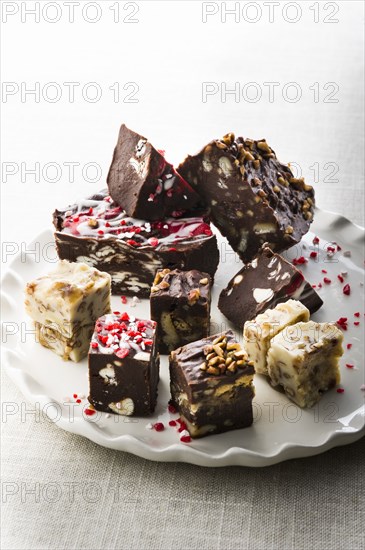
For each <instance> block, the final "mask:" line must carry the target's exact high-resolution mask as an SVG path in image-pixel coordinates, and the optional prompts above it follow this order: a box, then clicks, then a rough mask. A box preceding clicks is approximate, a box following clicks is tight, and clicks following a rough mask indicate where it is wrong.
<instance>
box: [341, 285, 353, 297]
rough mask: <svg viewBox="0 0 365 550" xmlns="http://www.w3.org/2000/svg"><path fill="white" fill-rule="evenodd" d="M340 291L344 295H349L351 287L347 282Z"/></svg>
mask: <svg viewBox="0 0 365 550" xmlns="http://www.w3.org/2000/svg"><path fill="white" fill-rule="evenodd" d="M342 292H343V293H344V294H345V296H349V295H350V292H351V287H350V285H349V284H346V285H345V286H344V287H343V289H342Z"/></svg>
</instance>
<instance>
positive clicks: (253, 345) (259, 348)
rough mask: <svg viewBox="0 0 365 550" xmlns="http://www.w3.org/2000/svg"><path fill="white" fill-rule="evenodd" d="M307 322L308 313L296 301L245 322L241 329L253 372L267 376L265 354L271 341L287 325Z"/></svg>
mask: <svg viewBox="0 0 365 550" xmlns="http://www.w3.org/2000/svg"><path fill="white" fill-rule="evenodd" d="M299 321H309V311H308V309H307V308H306V307H305V306H304V305H303V304H302V303H301V302H298V301H296V300H288V301H287V302H284V303H282V304H278V305H277V306H276V307H275V308H274V309H267V310H266V311H265V313H261V314H260V315H257V317H256V319H254V320H253V321H246V323H245V326H244V329H243V341H244V347H245V350H246V351H247V354H248V357H249V359H250V360H251V361H253V364H254V367H255V372H257V373H258V374H267V352H268V350H269V347H270V341H271V339H272V338H273V337H274V336H275V335H276V334H278V333H279V332H281V331H282V330H283V329H284V328H286V327H287V326H289V325H294V324H295V323H298V322H299Z"/></svg>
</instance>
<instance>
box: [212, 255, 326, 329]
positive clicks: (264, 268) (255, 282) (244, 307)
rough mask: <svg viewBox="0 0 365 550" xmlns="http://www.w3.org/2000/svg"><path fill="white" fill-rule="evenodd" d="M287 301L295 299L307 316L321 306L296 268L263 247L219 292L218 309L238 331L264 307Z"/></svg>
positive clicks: (264, 308)
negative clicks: (301, 305) (305, 308)
mask: <svg viewBox="0 0 365 550" xmlns="http://www.w3.org/2000/svg"><path fill="white" fill-rule="evenodd" d="M289 299H293V300H299V301H300V302H302V304H304V305H305V306H306V307H307V308H308V309H309V311H310V312H311V313H314V312H315V311H317V310H318V309H319V308H320V307H321V306H322V305H323V301H322V299H321V298H320V297H319V296H318V294H317V293H316V291H315V290H314V289H313V288H312V286H311V285H310V284H309V283H308V282H307V281H306V280H305V278H304V275H303V273H301V271H299V269H297V268H296V267H294V266H293V265H292V264H291V263H290V262H288V261H287V260H285V259H284V258H283V257H282V256H280V255H279V254H275V253H274V252H273V251H272V250H271V249H270V248H268V247H264V248H263V249H261V250H260V251H259V253H258V254H257V256H256V257H255V258H254V259H253V260H252V261H251V262H250V263H248V264H246V265H245V266H244V267H243V268H242V269H241V270H240V271H239V272H238V273H236V275H235V276H234V277H233V278H232V279H231V281H230V282H229V283H228V285H227V287H226V288H225V289H224V290H222V292H221V294H220V296H219V301H218V307H219V309H220V310H221V312H222V313H223V314H224V315H225V316H226V317H227V319H229V320H230V321H231V322H232V323H233V324H234V325H237V326H238V327H240V328H242V327H243V325H244V324H245V322H246V321H249V320H250V319H254V318H255V317H256V316H257V315H259V314H260V313H262V312H263V311H265V310H266V309H267V308H274V307H275V306H276V305H277V304H279V303H281V302H285V301H286V300H289Z"/></svg>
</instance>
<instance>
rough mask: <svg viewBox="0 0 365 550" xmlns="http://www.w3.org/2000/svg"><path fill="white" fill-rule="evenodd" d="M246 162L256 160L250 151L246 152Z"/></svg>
mask: <svg viewBox="0 0 365 550" xmlns="http://www.w3.org/2000/svg"><path fill="white" fill-rule="evenodd" d="M245 160H255V157H254V156H253V155H252V154H251V153H250V151H246V152H245Z"/></svg>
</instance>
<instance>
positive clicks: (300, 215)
mask: <svg viewBox="0 0 365 550" xmlns="http://www.w3.org/2000/svg"><path fill="white" fill-rule="evenodd" d="M178 172H179V173H180V174H181V175H182V176H183V178H185V179H186V180H187V181H188V182H189V183H190V184H191V186H192V187H193V188H194V189H195V190H196V191H197V192H198V193H199V194H200V196H201V197H202V200H203V201H204V202H205V204H206V205H207V206H209V208H210V209H211V216H212V220H213V222H214V224H215V225H216V226H217V227H218V229H219V230H220V232H221V233H222V235H224V236H225V237H227V239H228V241H229V243H230V245H231V246H232V248H233V250H235V251H236V252H237V254H239V256H240V258H241V259H242V260H243V261H244V262H248V261H250V260H252V258H253V257H254V256H255V254H256V253H257V252H258V250H259V249H260V247H261V246H262V245H263V243H265V242H266V243H269V246H270V247H271V248H272V249H273V250H275V251H277V252H280V251H282V250H286V249H287V248H289V247H290V246H292V245H294V244H296V243H298V242H299V241H300V239H301V238H302V236H303V235H304V234H305V233H307V231H308V229H309V226H310V223H311V222H312V219H313V207H314V191H313V188H312V187H311V186H310V185H306V184H305V182H304V180H303V179H297V178H295V177H294V175H293V173H292V171H291V169H290V167H289V166H287V165H284V164H282V163H281V162H279V160H278V159H277V157H276V154H275V152H274V151H273V150H272V149H271V147H270V146H269V145H268V144H267V142H266V141H265V140H264V139H262V140H259V141H255V140H252V139H244V138H242V137H238V138H237V139H235V137H234V134H227V135H226V136H224V138H223V139H222V140H213V141H212V142H210V143H209V144H208V145H206V146H205V147H204V148H203V149H202V150H201V151H200V152H199V153H198V154H197V155H194V156H188V157H187V158H186V159H185V160H184V162H183V163H182V164H180V166H179V167H178Z"/></svg>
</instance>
